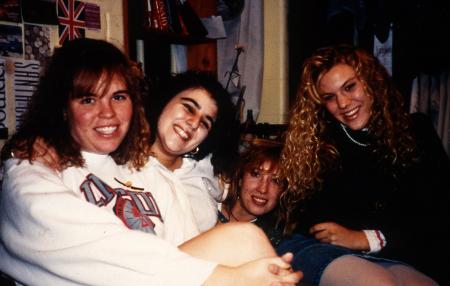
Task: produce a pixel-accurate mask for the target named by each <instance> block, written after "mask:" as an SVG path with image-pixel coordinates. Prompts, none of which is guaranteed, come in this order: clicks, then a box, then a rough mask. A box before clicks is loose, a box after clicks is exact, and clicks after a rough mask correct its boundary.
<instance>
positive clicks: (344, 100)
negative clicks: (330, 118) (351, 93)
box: [336, 94, 351, 109]
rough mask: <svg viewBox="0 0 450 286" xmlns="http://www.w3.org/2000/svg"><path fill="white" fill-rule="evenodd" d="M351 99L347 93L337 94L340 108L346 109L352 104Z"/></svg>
mask: <svg viewBox="0 0 450 286" xmlns="http://www.w3.org/2000/svg"><path fill="white" fill-rule="evenodd" d="M350 101H351V99H350V98H349V97H348V96H347V95H345V94H337V95H336V103H337V106H338V107H339V108H340V109H345V108H347V107H348V106H349V105H350Z"/></svg>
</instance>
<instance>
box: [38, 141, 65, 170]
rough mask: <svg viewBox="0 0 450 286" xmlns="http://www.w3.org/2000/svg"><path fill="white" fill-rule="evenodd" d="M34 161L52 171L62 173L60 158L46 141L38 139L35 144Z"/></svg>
mask: <svg viewBox="0 0 450 286" xmlns="http://www.w3.org/2000/svg"><path fill="white" fill-rule="evenodd" d="M32 159H33V160H35V161H38V162H41V163H42V164H44V165H45V166H47V167H49V168H50V169H53V170H56V171H61V166H60V164H59V156H58V154H57V153H56V151H55V149H53V148H49V147H48V146H47V144H46V143H45V142H44V140H43V139H42V138H40V137H38V138H37V139H36V140H35V141H34V143H33V158H32Z"/></svg>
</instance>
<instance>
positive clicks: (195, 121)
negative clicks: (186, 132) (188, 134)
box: [187, 116, 201, 130]
mask: <svg viewBox="0 0 450 286" xmlns="http://www.w3.org/2000/svg"><path fill="white" fill-rule="evenodd" d="M200 121H201V118H200V116H191V117H190V118H189V119H188V120H187V124H188V125H189V127H191V129H192V130H197V128H198V127H199V126H200Z"/></svg>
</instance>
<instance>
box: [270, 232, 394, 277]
mask: <svg viewBox="0 0 450 286" xmlns="http://www.w3.org/2000/svg"><path fill="white" fill-rule="evenodd" d="M277 252H278V254H280V255H281V254H284V253H286V252H292V253H293V254H294V259H293V261H292V268H293V269H294V270H301V271H302V272H303V275H304V278H303V280H304V281H306V282H308V283H311V284H313V285H319V282H320V278H321V277H322V273H323V271H324V270H325V268H326V267H327V266H328V265H329V264H330V263H331V262H332V261H333V260H335V259H336V258H338V257H341V256H343V255H355V256H358V257H361V258H364V259H367V260H369V261H372V262H374V263H377V264H380V265H383V266H385V267H386V266H389V265H393V264H402V263H401V262H397V261H394V260H389V259H384V258H380V257H375V256H372V255H367V254H364V253H361V252H358V251H353V250H351V249H348V248H345V247H341V246H336V245H332V244H328V243H321V242H319V241H318V240H316V239H314V238H309V237H306V236H303V235H301V234H294V235H293V236H292V237H290V238H287V239H284V240H282V241H281V243H280V244H279V245H278V247H277Z"/></svg>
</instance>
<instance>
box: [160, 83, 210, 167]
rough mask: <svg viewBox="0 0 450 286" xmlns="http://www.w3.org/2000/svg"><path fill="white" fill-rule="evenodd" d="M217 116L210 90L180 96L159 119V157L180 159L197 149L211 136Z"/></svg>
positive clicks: (184, 93) (198, 90)
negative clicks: (210, 132) (209, 134)
mask: <svg viewBox="0 0 450 286" xmlns="http://www.w3.org/2000/svg"><path fill="white" fill-rule="evenodd" d="M216 116H217V105H216V102H215V101H214V99H213V98H212V97H211V95H210V94H209V93H208V92H207V91H206V90H204V89H202V88H191V89H187V90H185V91H182V92H180V93H179V94H177V95H176V96H175V97H174V98H172V100H170V101H169V103H168V104H167V105H166V106H165V107H164V109H163V111H162V113H161V115H160V117H159V119H158V130H157V134H156V139H155V143H154V144H153V146H152V150H153V151H154V152H155V154H156V157H157V158H158V159H159V160H160V161H161V160H162V161H164V160H165V159H169V160H170V159H176V158H178V157H180V156H181V155H183V154H186V153H188V152H190V151H192V150H194V149H195V148H196V147H197V146H198V145H200V143H202V142H203V140H204V139H205V138H206V137H207V136H208V133H209V131H210V130H211V128H212V126H213V124H214V121H215V120H216ZM163 157H164V158H165V159H164V158H163ZM163 164H164V163H163Z"/></svg>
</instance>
